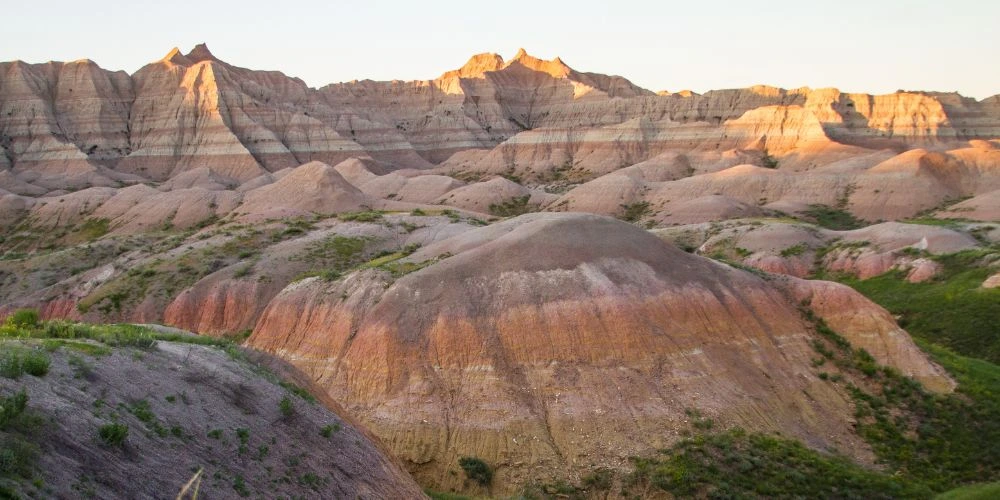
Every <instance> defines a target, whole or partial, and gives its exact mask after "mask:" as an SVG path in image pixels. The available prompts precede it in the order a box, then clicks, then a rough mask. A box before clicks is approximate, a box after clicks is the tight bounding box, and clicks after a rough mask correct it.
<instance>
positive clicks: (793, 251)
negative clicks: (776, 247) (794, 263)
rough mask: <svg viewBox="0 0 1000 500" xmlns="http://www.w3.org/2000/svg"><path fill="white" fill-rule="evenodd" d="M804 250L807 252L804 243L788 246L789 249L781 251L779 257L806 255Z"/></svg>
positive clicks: (807, 248)
mask: <svg viewBox="0 0 1000 500" xmlns="http://www.w3.org/2000/svg"><path fill="white" fill-rule="evenodd" d="M806 250H809V247H807V246H806V245H805V243H799V244H798V245H793V246H790V247H788V248H786V249H784V250H782V251H781V256H782V257H794V256H796V255H802V254H804V253H806Z"/></svg>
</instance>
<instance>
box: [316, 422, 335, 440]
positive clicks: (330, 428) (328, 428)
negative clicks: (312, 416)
mask: <svg viewBox="0 0 1000 500" xmlns="http://www.w3.org/2000/svg"><path fill="white" fill-rule="evenodd" d="M334 432H340V424H333V425H324V426H323V428H322V429H320V430H319V435H320V436H323V437H325V438H328V437H330V436H332V435H333V433H334Z"/></svg>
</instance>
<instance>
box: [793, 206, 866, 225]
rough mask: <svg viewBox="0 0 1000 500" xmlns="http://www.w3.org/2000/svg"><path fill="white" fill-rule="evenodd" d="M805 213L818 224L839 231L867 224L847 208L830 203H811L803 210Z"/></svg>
mask: <svg viewBox="0 0 1000 500" xmlns="http://www.w3.org/2000/svg"><path fill="white" fill-rule="evenodd" d="M803 215H805V216H806V217H807V218H808V219H810V221H811V222H814V223H816V225H818V226H821V227H825V228H827V229H835V230H838V231H844V230H847V229H858V228H861V227H864V226H865V223H864V221H861V220H859V219H858V218H856V217H854V215H852V214H851V213H850V212H848V211H847V210H845V209H843V208H834V207H831V206H828V205H809V209H808V210H806V211H805V212H803Z"/></svg>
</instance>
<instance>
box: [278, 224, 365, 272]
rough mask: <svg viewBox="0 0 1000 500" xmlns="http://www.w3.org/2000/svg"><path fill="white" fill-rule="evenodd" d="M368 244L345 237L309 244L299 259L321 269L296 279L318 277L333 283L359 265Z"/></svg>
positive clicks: (360, 239) (330, 238) (337, 236)
mask: <svg viewBox="0 0 1000 500" xmlns="http://www.w3.org/2000/svg"><path fill="white" fill-rule="evenodd" d="M367 244H368V239H367V238H352V237H347V236H340V235H336V236H331V237H328V238H324V239H322V240H320V241H317V242H315V243H312V244H310V245H309V246H308V247H307V248H306V251H305V254H303V255H302V256H300V257H296V258H297V259H299V260H304V261H306V262H309V263H310V264H313V265H318V266H319V267H321V268H322V269H318V270H315V271H310V272H307V273H303V274H302V275H300V276H299V277H298V278H297V279H303V278H308V277H311V276H319V277H320V278H321V279H323V280H325V281H335V280H337V279H339V278H340V276H341V274H343V273H344V272H346V271H347V270H349V269H351V268H352V267H355V266H357V265H358V264H360V263H361V262H363V261H362V259H363V255H364V252H365V246H366V245H367Z"/></svg>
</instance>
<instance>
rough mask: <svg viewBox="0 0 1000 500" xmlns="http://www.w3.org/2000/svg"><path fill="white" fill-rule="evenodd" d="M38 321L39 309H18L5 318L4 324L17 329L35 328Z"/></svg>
mask: <svg viewBox="0 0 1000 500" xmlns="http://www.w3.org/2000/svg"><path fill="white" fill-rule="evenodd" d="M38 323H39V315H38V310H37V309H18V310H16V311H14V312H13V313H12V314H11V315H10V316H7V319H5V320H4V326H6V327H9V328H15V329H23V328H35V327H37V326H38Z"/></svg>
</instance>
